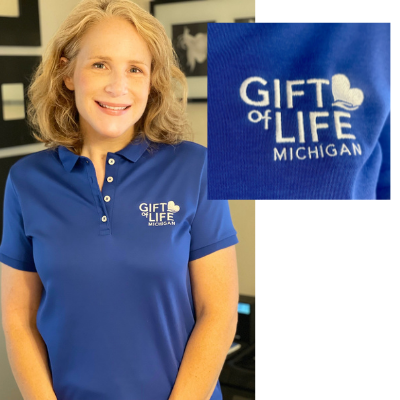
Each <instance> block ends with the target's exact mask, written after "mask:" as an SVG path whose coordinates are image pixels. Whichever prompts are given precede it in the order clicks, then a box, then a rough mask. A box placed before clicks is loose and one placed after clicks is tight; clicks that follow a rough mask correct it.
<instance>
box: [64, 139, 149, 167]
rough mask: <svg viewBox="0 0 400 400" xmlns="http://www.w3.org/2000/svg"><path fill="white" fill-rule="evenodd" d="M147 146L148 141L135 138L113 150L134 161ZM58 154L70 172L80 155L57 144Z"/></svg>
mask: <svg viewBox="0 0 400 400" xmlns="http://www.w3.org/2000/svg"><path fill="white" fill-rule="evenodd" d="M148 147H149V142H148V141H147V140H140V139H136V140H134V141H133V142H130V143H128V145H127V146H126V147H124V148H123V149H121V150H119V151H117V152H115V153H114V154H119V155H121V156H123V157H125V158H126V159H127V160H128V161H131V162H136V161H137V160H139V158H140V157H141V156H142V154H143V153H144V152H145V151H146V149H147V148H148ZM57 150H58V155H59V157H60V160H61V162H62V164H63V166H64V168H65V170H66V171H68V172H71V171H72V168H74V166H75V164H76V161H77V160H78V158H80V157H81V156H78V155H77V154H75V153H73V152H72V151H71V150H69V149H67V148H66V147H65V146H58V148H57Z"/></svg>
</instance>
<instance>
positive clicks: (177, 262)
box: [0, 141, 238, 400]
mask: <svg viewBox="0 0 400 400" xmlns="http://www.w3.org/2000/svg"><path fill="white" fill-rule="evenodd" d="M206 171H207V168H206V149H205V148H204V147H203V146H200V145H198V144H195V143H192V142H182V143H181V144H179V145H176V146H172V145H165V144H160V145H158V146H156V148H154V146H149V143H147V142H139V141H136V142H134V143H130V144H128V145H127V146H126V147H125V148H124V149H122V150H120V151H117V152H115V153H111V152H109V153H107V160H106V174H105V181H104V185H103V188H102V191H100V189H99V186H98V183H97V179H96V172H95V168H94V166H93V163H92V162H91V160H90V159H89V158H87V157H83V156H78V155H76V154H74V153H72V152H71V151H69V150H68V149H67V148H65V147H63V146H59V147H58V148H57V149H56V150H51V149H46V150H43V151H39V152H37V153H33V154H30V155H28V156H25V157H23V158H22V159H20V160H18V161H17V162H16V163H15V164H14V165H13V166H12V167H11V169H10V172H9V175H8V178H7V184H6V189H5V199H4V227H3V239H2V243H1V247H0V261H1V262H3V263H4V264H6V265H9V266H11V267H13V268H16V269H20V270H24V271H32V272H37V273H38V274H39V276H40V278H41V281H42V283H43V286H44V290H43V294H42V298H41V302H40V306H39V310H38V313H37V327H38V329H39V332H40V333H41V335H42V337H43V339H44V341H45V343H46V345H47V350H48V355H49V365H50V369H51V373H52V379H53V387H54V391H55V394H56V396H57V398H58V399H59V400H116V399H118V400H167V399H168V397H169V395H170V393H171V390H172V388H173V385H174V383H175V380H176V377H177V374H178V369H179V366H180V363H181V361H182V357H183V354H184V351H185V346H186V344H187V341H188V339H189V336H190V334H191V332H192V329H193V327H194V325H195V311H194V305H193V298H192V291H191V284H190V276H189V269H188V262H189V261H191V260H195V259H197V258H200V257H204V256H206V255H208V254H210V253H212V252H215V251H217V250H220V249H223V248H225V247H228V246H231V245H234V244H236V243H237V242H238V240H237V237H236V231H235V229H234V227H233V225H232V222H231V217H230V213H229V206H228V202H227V201H225V200H207V193H206V187H207V177H206ZM211 399H212V400H217V399H218V400H219V399H222V395H221V389H220V385H219V383H218V384H217V386H216V388H215V390H214V393H213V395H212V397H211Z"/></svg>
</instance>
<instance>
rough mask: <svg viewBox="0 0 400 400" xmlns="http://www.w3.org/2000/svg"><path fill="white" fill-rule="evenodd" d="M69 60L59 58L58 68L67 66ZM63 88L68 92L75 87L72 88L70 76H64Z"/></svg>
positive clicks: (72, 82)
mask: <svg viewBox="0 0 400 400" xmlns="http://www.w3.org/2000/svg"><path fill="white" fill-rule="evenodd" d="M68 63H69V60H68V58H65V57H61V58H60V67H62V66H63V65H64V64H68ZM63 80H64V83H65V86H66V87H67V88H68V89H69V90H75V86H74V81H73V79H72V78H71V77H70V76H65V77H64V78H63Z"/></svg>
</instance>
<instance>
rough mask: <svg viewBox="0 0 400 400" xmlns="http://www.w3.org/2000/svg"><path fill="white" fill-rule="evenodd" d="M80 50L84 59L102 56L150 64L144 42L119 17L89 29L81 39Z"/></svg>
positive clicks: (100, 22) (147, 48) (132, 28)
mask: <svg viewBox="0 0 400 400" xmlns="http://www.w3.org/2000/svg"><path fill="white" fill-rule="evenodd" d="M80 50H81V51H80V53H81V56H82V57H84V58H86V59H89V58H95V57H97V56H103V57H108V58H110V59H126V61H133V60H136V61H141V62H143V63H150V62H151V53H150V50H149V47H148V45H147V43H146V41H145V40H144V39H143V38H142V37H141V36H140V35H139V33H138V31H137V29H136V27H135V26H134V25H133V24H132V23H131V22H129V21H127V20H125V19H124V18H121V17H119V18H117V17H113V18H107V19H104V20H102V21H99V22H98V23H96V24H95V25H93V26H92V27H90V28H89V29H88V31H87V32H86V33H85V34H84V35H83V37H82V40H81V46H80Z"/></svg>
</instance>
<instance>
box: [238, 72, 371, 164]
mask: <svg viewBox="0 0 400 400" xmlns="http://www.w3.org/2000/svg"><path fill="white" fill-rule="evenodd" d="M330 84H331V82H330V81H329V80H327V79H317V78H312V79H307V80H304V79H301V80H288V81H286V85H285V86H286V109H284V108H283V107H282V106H281V104H282V101H281V82H280V80H279V79H274V81H273V107H274V109H275V110H274V111H275V113H274V114H273V112H272V110H271V107H272V104H271V101H270V92H269V90H268V82H267V81H266V80H265V79H263V78H261V77H259V76H253V77H249V78H247V79H245V80H244V81H243V82H242V84H241V86H240V89H239V94H240V98H241V99H242V100H243V102H244V103H246V104H247V105H250V106H253V107H257V108H255V109H253V110H250V111H249V112H248V113H247V120H248V121H249V122H251V123H252V124H257V123H259V122H261V121H264V123H263V126H264V131H269V130H270V126H269V125H270V124H269V121H270V120H273V121H274V123H275V132H274V133H275V143H276V144H277V145H276V147H274V149H273V159H274V161H286V160H288V161H292V160H296V159H297V160H305V159H310V160H312V159H319V158H323V157H325V156H328V157H336V156H338V155H339V156H343V155H344V154H347V155H348V156H357V155H361V154H362V149H361V144H360V143H358V142H357V141H356V140H357V137H356V135H355V133H354V132H353V130H352V131H349V129H351V128H352V127H351V124H350V118H351V114H350V113H349V112H344V111H340V110H338V109H337V108H339V109H340V108H341V109H344V110H347V111H355V110H357V109H358V108H359V107H360V106H361V105H362V103H363V101H364V93H363V91H362V90H361V89H359V88H354V87H353V88H351V85H350V80H349V79H348V78H347V76H346V75H344V74H336V75H333V76H332V87H331V89H332V96H333V100H334V101H333V102H332V101H331V102H327V101H326V98H325V99H324V96H323V94H325V95H326V94H327V91H328V90H327V89H328V86H329V85H330ZM313 87H314V88H313ZM311 96H312V97H311ZM302 98H303V99H305V100H306V102H304V100H303V99H302ZM324 100H325V104H324ZM303 102H304V103H303ZM302 104H306V110H304V109H303V110H299V108H301V105H302ZM312 104H314V107H315V109H311V110H310V107H312ZM328 104H329V108H330V110H329V109H326V107H327V105H328ZM310 105H311V106H310ZM261 107H267V109H265V110H260V108H261ZM331 107H334V108H333V113H332V111H331V110H332V109H331ZM294 108H295V109H294ZM307 108H308V110H307ZM324 108H325V109H326V110H324ZM307 114H308V115H307ZM307 117H308V118H307ZM283 122H286V128H285V124H283ZM296 125H297V127H296ZM330 125H332V127H334V131H335V133H336V134H335V135H334V137H332V138H331V140H332V143H327V137H325V138H324V139H325V140H324V141H323V143H322V144H321V143H319V142H320V135H321V134H322V135H323V134H326V131H325V132H324V129H328V128H330ZM288 127H289V131H288V132H289V134H288V133H287V132H285V129H287V128H288ZM296 128H297V129H296ZM296 130H297V132H296ZM266 133H268V132H266ZM294 133H295V134H294ZM288 135H290V136H288ZM343 139H350V140H351V142H348V141H343ZM289 143H290V145H287V144H289ZM297 143H299V144H300V145H299V144H297ZM303 144H304V145H303ZM337 146H338V147H339V148H338V149H337V148H336V147H337Z"/></svg>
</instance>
